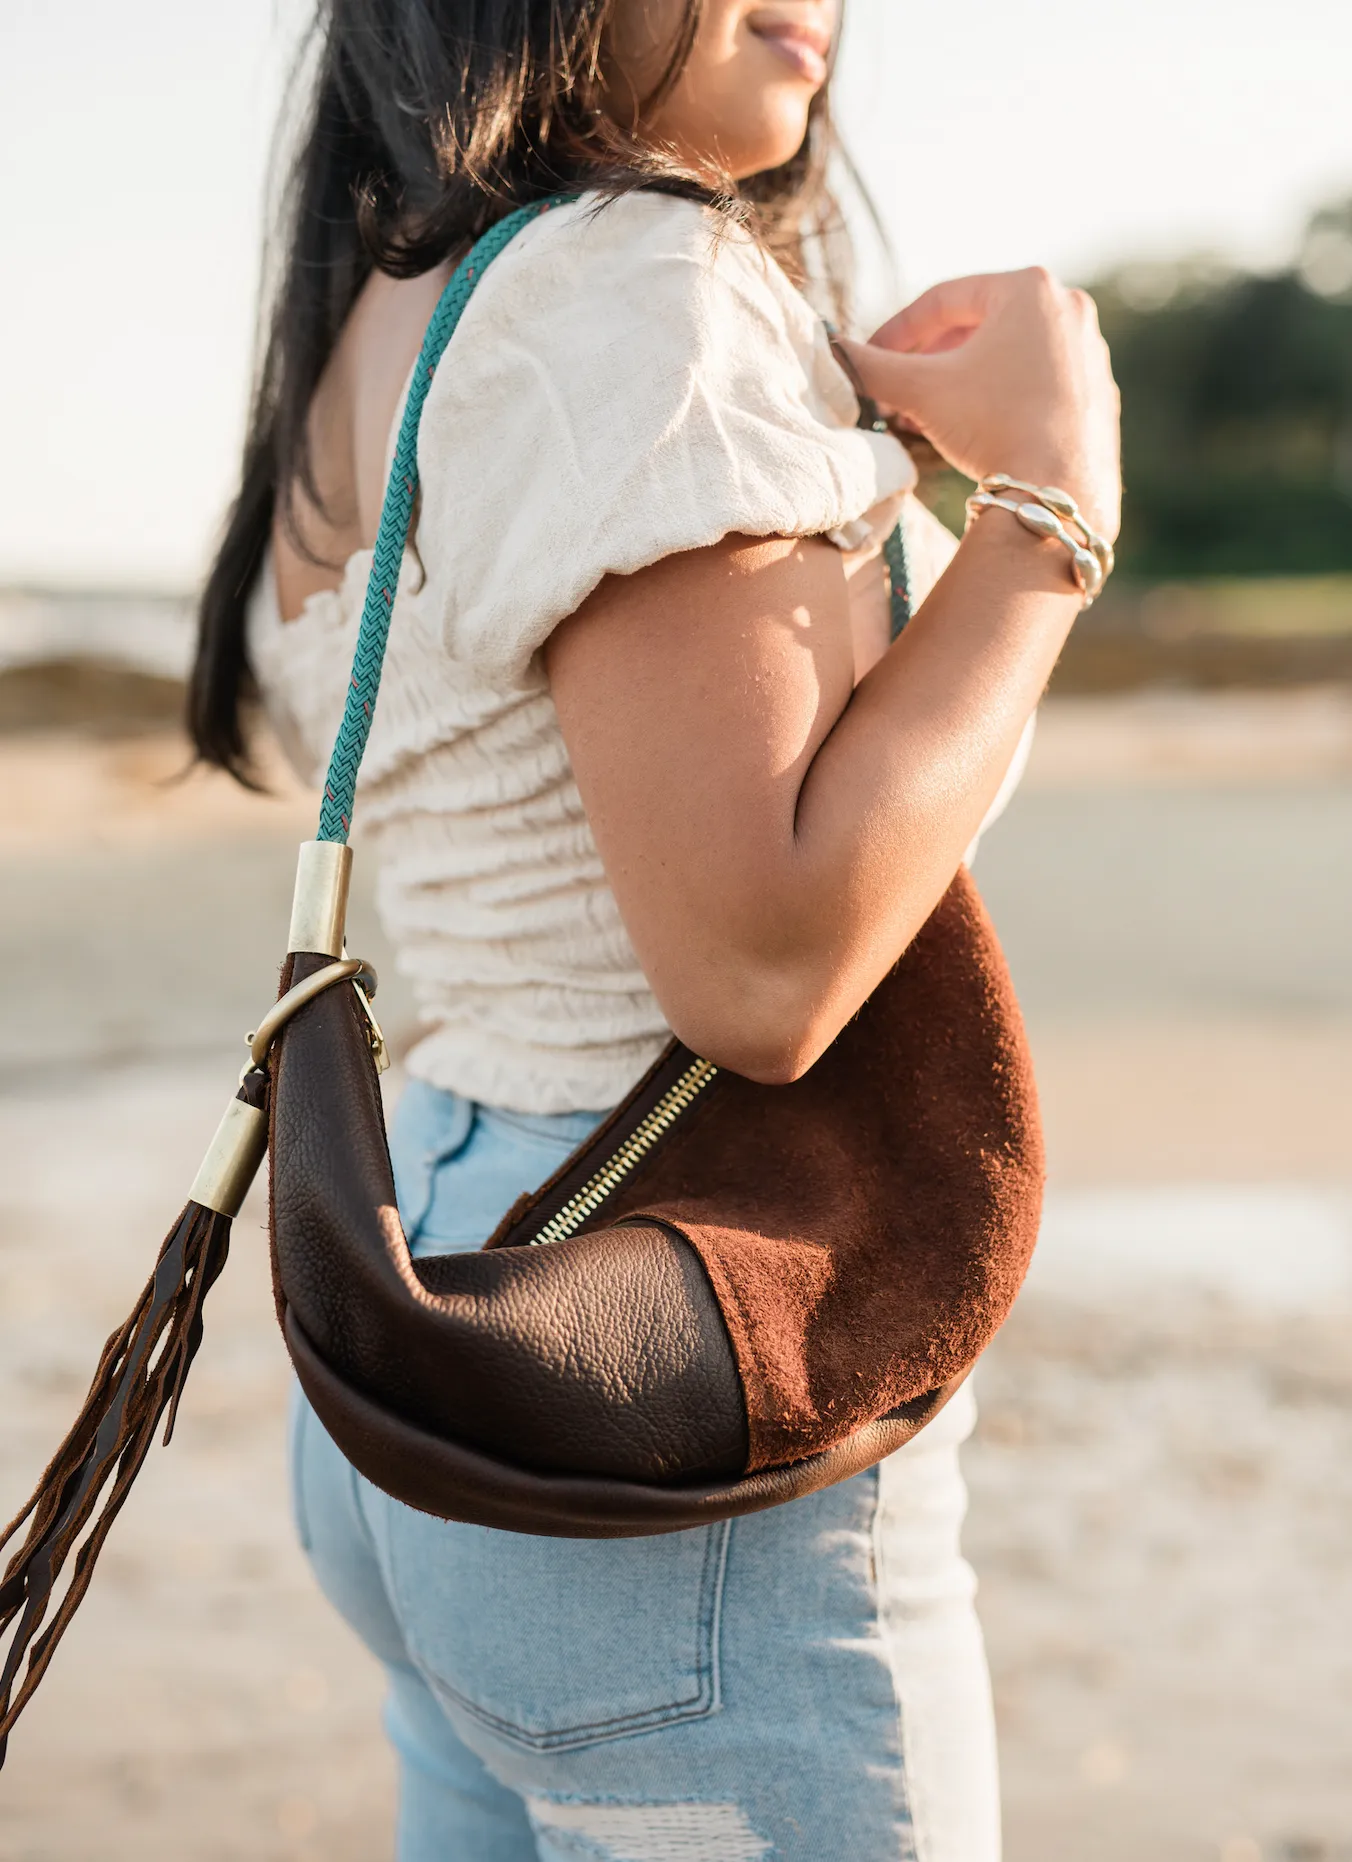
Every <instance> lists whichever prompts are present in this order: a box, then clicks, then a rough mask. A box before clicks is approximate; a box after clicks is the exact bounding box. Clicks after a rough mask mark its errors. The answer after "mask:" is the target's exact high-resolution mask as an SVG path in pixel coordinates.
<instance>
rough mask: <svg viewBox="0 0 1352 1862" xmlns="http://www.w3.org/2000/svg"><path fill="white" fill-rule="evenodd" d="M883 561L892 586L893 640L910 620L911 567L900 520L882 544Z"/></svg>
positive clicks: (904, 533) (904, 532)
mask: <svg viewBox="0 0 1352 1862" xmlns="http://www.w3.org/2000/svg"><path fill="white" fill-rule="evenodd" d="M883 560H884V561H885V562H886V564H887V574H888V579H889V581H890V582H891V584H892V627H891V636H892V638H893V640H895V639H896V637H897V635H898V634H899V633H900V632H901V630H902V628H903V627H904V626H905V625H906V623H907V621H909V620H910V618H911V612H912V601H913V597H912V594H911V565H910V563H909V562H908V561H907V558H906V531H905V529H904V528H903V526H902V524H901V522H900V520H898V522H897V525H896V527H895V529H893V530H892V531H891V532H890V533H889V535H888V537H887V539H886V541H885V542H884V544H883Z"/></svg>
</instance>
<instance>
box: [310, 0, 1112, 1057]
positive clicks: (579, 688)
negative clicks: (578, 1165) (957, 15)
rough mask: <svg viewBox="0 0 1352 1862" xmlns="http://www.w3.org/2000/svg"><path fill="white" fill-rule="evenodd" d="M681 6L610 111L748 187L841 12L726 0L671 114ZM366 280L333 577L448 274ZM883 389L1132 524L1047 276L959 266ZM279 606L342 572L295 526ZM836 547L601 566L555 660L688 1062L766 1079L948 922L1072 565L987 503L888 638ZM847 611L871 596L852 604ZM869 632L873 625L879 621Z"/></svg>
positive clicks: (1061, 296)
mask: <svg viewBox="0 0 1352 1862" xmlns="http://www.w3.org/2000/svg"><path fill="white" fill-rule="evenodd" d="M897 3H898V4H901V3H902V0H897ZM678 19H679V12H678V0H655V3H650V0H628V4H626V5H622V6H621V8H620V12H619V18H618V22H617V26H616V29H615V33H614V37H613V40H612V45H611V52H610V61H609V65H608V69H607V81H608V84H609V87H610V94H611V98H612V104H611V107H612V110H613V112H614V114H615V115H616V116H617V119H618V120H621V121H622V122H624V124H625V125H626V127H634V126H637V128H638V130H639V132H640V133H641V134H642V135H643V136H645V137H647V138H649V139H651V141H652V142H653V143H654V145H660V146H662V147H663V148H664V149H666V150H667V151H668V152H671V151H674V152H675V153H676V154H677V155H678V157H679V158H680V159H681V160H682V161H684V162H685V163H687V164H688V165H689V167H690V169H691V171H692V173H695V174H699V175H703V176H707V175H709V174H711V173H714V172H719V171H721V172H723V173H725V174H726V173H730V174H732V175H733V176H736V177H745V176H747V175H750V174H754V173H757V172H759V171H760V170H761V169H763V168H767V167H771V166H778V165H779V164H780V163H781V162H783V161H784V160H786V159H787V158H788V157H789V156H790V155H792V154H793V153H794V151H795V150H796V149H797V148H798V147H799V146H800V144H801V140H802V136H803V133H804V130H805V128H806V123H807V112H808V109H809V106H810V104H811V100H812V97H813V96H814V95H815V93H816V91H817V89H818V88H819V87H820V85H821V84H822V83H823V82H824V79H825V75H826V65H827V58H828V54H829V50H830V37H831V35H832V34H833V33H834V31H835V29H836V27H837V25H838V20H837V14H836V8H835V6H834V5H830V4H822V3H821V0H776V3H775V4H773V5H768V6H752V5H748V4H747V3H746V0H705V8H704V14H703V18H702V21H701V25H700V28H699V33H698V37H697V41H696V44H695V47H694V51H693V54H692V57H691V60H690V62H689V64H688V66H687V68H686V70H685V72H684V73H683V75H682V77H681V79H680V81H679V82H678V83H677V85H676V86H675V88H674V89H673V90H672V92H671V93H670V94H669V95H668V96H667V97H666V98H665V99H664V100H663V101H662V102H661V103H660V105H658V106H657V107H655V108H649V109H647V110H644V108H643V107H642V104H641V99H642V98H643V96H644V95H645V94H646V92H647V89H648V88H650V87H649V86H648V84H647V79H648V76H649V74H650V73H651V72H652V71H653V70H654V69H656V70H660V69H661V63H662V58H663V53H664V51H665V48H666V47H667V46H668V45H669V44H670V34H671V32H672V31H673V30H674V29H675V25H676V23H677V22H678ZM445 277H446V273H445V272H444V271H441V272H436V273H431V274H428V275H427V276H426V277H424V278H421V279H415V280H410V281H405V282H394V281H392V280H390V279H387V278H376V279H373V280H372V281H371V283H370V285H369V286H368V287H367V289H366V290H365V292H364V293H363V295H362V297H361V299H360V301H359V303H358V305H357V307H356V309H355V311H354V313H353V315H352V317H351V319H350V320H349V323H348V326H347V329H346V330H345V331H344V333H343V336H342V338H341V340H340V342H339V345H338V348H337V351H336V353H335V355H334V358H333V361H332V363H331V365H330V368H329V370H328V372H327V374H326V376H325V379H324V381H323V383H322V384H321V387H320V391H319V393H318V395H317V396H316V402H315V409H314V417H313V419H314V439H315V453H316V464H317V468H318V477H319V482H320V484H321V486H322V487H323V488H324V489H325V490H326V492H327V493H328V494H329V497H330V499H331V508H332V510H333V511H334V512H335V513H339V512H343V513H346V514H347V516H346V518H345V520H344V521H342V522H340V523H338V524H332V523H330V524H323V523H320V522H319V521H318V520H317V519H313V514H312V520H313V528H312V530H311V538H312V541H313V542H315V543H316V544H317V545H318V547H319V549H320V551H321V553H323V554H325V555H327V556H328V558H329V560H330V561H332V562H336V563H341V562H342V561H344V560H345V559H346V557H347V556H348V555H350V554H351V553H352V551H354V550H356V549H358V548H360V547H363V546H366V547H369V546H370V544H371V543H372V541H373V540H374V536H375V530H376V524H377V521H378V517H379V510H380V499H381V493H382V483H383V476H384V458H385V447H386V442H387V438H388V434H389V428H390V423H391V421H392V419H393V416H394V411H395V407H396V404H397V400H398V396H399V393H400V390H401V388H402V385H403V382H404V380H405V378H406V376H407V373H408V370H409V369H410V368H411V366H412V363H413V360H414V357H415V355H416V353H417V349H418V343H419V339H420V336H421V333H422V329H423V327H424V325H425V323H426V321H427V318H428V316H429V315H430V313H431V310H432V307H433V305H434V304H435V302H436V299H437V297H438V295H439V293H440V291H441V288H442V285H443V284H444V282H445ZM853 357H854V361H855V364H856V367H857V369H858V371H859V373H860V375H861V376H862V378H863V381H864V385H865V386H866V388H867V389H868V391H869V392H870V393H872V394H873V395H874V396H875V397H876V398H877V399H878V400H879V401H881V402H882V403H883V404H884V405H885V406H887V407H889V408H892V409H895V410H896V411H898V412H900V413H902V414H903V415H904V416H905V418H906V420H907V421H908V422H909V424H910V425H912V426H913V427H914V428H916V429H917V430H919V431H920V432H922V433H924V434H926V435H927V436H928V437H929V438H930V439H931V440H932V441H933V443H934V444H935V445H936V446H937V447H938V449H939V451H940V452H941V453H943V454H944V455H945V456H946V457H948V458H949V459H951V460H952V461H953V462H954V463H955V464H957V465H959V466H960V467H961V468H962V469H963V470H964V471H965V472H967V473H969V474H970V475H971V476H973V477H976V476H979V475H980V474H983V473H986V472H995V471H1004V472H1010V473H1012V474H1014V475H1015V476H1016V477H1021V478H1027V479H1030V480H1033V481H1035V482H1038V483H1042V484H1057V485H1061V486H1063V487H1064V488H1066V489H1067V490H1069V491H1070V492H1071V493H1072V494H1073V495H1074V496H1075V497H1077V498H1078V499H1079V501H1080V503H1081V505H1082V506H1083V507H1084V508H1085V510H1086V511H1087V512H1089V513H1090V515H1091V516H1092V518H1093V519H1094V520H1095V521H1096V524H1097V527H1098V528H1099V529H1101V530H1103V531H1105V532H1106V533H1107V534H1108V535H1110V536H1112V535H1115V534H1116V529H1117V512H1118V504H1119V493H1120V486H1119V480H1118V453H1117V432H1118V410H1117V390H1116V387H1115V385H1114V383H1113V378H1112V372H1111V368H1110V365H1109V360H1108V354H1107V350H1106V348H1105V346H1104V344H1103V340H1102V338H1101V336H1100V335H1099V331H1098V323H1097V319H1096V317H1095V314H1094V307H1093V304H1092V303H1091V302H1090V300H1089V299H1088V298H1087V297H1086V296H1085V295H1084V294H1083V293H1082V292H1077V291H1070V290H1067V289H1066V288H1065V287H1064V286H1062V285H1060V284H1058V283H1057V282H1056V280H1055V279H1053V278H1051V277H1049V276H1048V275H1047V274H1046V273H1044V272H1041V271H1036V270H1035V271H1028V272H1016V273H1007V274H1001V275H997V276H993V277H986V278H969V279H959V280H956V281H954V282H952V283H950V284H947V285H943V286H940V287H938V288H937V289H936V290H934V291H931V292H927V293H926V294H925V295H924V296H923V297H922V298H920V299H918V300H917V301H916V303H915V304H913V305H911V306H908V307H907V308H906V309H904V310H902V311H900V312H898V314H897V315H896V316H895V317H893V318H892V319H890V320H889V321H888V322H887V323H886V324H884V325H883V327H882V329H881V330H880V331H878V332H877V333H876V336H875V339H874V342H873V343H871V344H856V345H854V346H853ZM275 560H276V570H277V581H278V595H279V599H280V601H281V605H282V611H283V613H285V614H288V615H290V614H294V613H296V612H298V610H299V608H300V606H301V605H302V603H303V601H304V599H305V596H306V595H307V594H308V593H310V592H311V591H312V590H313V589H315V588H318V587H333V586H336V584H337V580H338V575H337V573H336V572H332V571H326V570H322V569H320V570H317V569H316V568H315V566H314V565H313V564H310V563H307V562H306V560H305V558H304V557H303V556H302V555H300V554H298V552H297V551H296V550H295V549H294V548H293V547H292V546H291V545H290V544H289V543H288V542H287V540H286V539H285V537H284V536H282V535H281V534H280V533H279V535H278V537H277V539H276V549H275ZM878 587H879V585H878V584H877V582H876V580H875V581H874V582H873V583H872V584H871V589H872V596H873V599H872V602H871V603H870V601H869V600H867V599H860V598H859V595H860V593H862V591H858V590H857V593H856V599H855V600H854V602H853V603H852V601H851V593H850V586H849V584H848V583H847V577H846V565H845V564H844V563H843V561H842V558H841V555H840V552H839V551H838V550H836V549H835V548H834V547H833V546H832V545H831V544H829V543H827V542H825V541H824V540H822V539H819V538H799V539H789V538H781V539H777V538H769V539H760V540H751V539H749V538H745V537H737V536H729V537H726V538H724V539H723V541H722V542H721V543H718V544H715V545H714V546H713V547H711V548H709V549H704V550H699V551H694V552H691V553H690V554H688V555H679V556H673V557H668V558H667V559H665V560H664V561H662V562H659V563H656V564H654V565H653V566H652V567H650V568H648V569H644V570H641V571H639V572H638V573H637V574H635V575H632V576H626V577H610V578H608V579H607V580H606V581H604V582H603V583H602V584H601V586H600V587H599V588H598V589H597V590H596V591H595V593H594V594H593V595H592V596H591V597H590V598H589V599H588V600H587V602H586V603H585V604H584V605H583V607H582V608H581V609H579V611H578V612H577V613H576V614H574V615H572V616H570V617H569V618H568V619H567V620H566V621H564V622H563V623H562V624H561V625H560V626H559V627H558V628H557V629H556V630H555V632H554V634H553V635H552V636H551V638H550V640H549V642H548V643H547V647H546V653H545V664H546V670H547V672H548V675H549V680H550V686H551V690H552V694H553V698H554V702H555V705H556V708H557V711H558V715H559V721H560V724H561V726H562V729H563V734H564V738H565V741H566V743H567V746H568V750H569V754H570V756H571V759H572V764H573V769H574V773H575V775H576V778H577V782H578V786H579V789H580V791H581V794H582V799H583V803H584V805H585V807H586V811H587V815H588V819H589V821H590V823H591V826H592V829H593V831H594V833H595V836H596V841H597V845H598V848H599V850H600V853H601V857H602V860H603V862H604V864H605V868H606V873H607V877H608V878H609V880H610V883H611V885H612V887H613V888H614V891H615V895H616V898H617V901H618V903H619V907H620V910H621V913H622V914H623V917H624V920H625V924H626V926H627V928H628V930H629V933H630V936H631V938H632V939H633V942H634V946H635V949H636V951H637V953H638V956H639V960H640V962H641V963H642V965H643V969H644V972H645V974H646V976H647V977H648V980H649V982H650V984H651V985H652V987H653V990H654V992H655V993H656V995H657V998H658V1001H659V1002H660V1003H661V1006H662V1009H663V1012H664V1014H665V1015H666V1017H667V1020H668V1022H669V1023H670V1025H671V1026H672V1028H673V1029H674V1030H675V1031H676V1033H677V1034H678V1035H679V1036H680V1037H681V1039H682V1040H684V1041H685V1042H686V1043H687V1044H688V1045H689V1046H690V1047H692V1048H694V1049H695V1051H696V1052H698V1053H700V1054H703V1055H705V1056H706V1057H707V1058H709V1059H711V1060H713V1061H716V1062H718V1063H719V1064H721V1065H723V1066H726V1067H730V1068H732V1069H734V1070H735V1071H738V1072H741V1073H744V1074H746V1075H748V1076H749V1077H751V1078H754V1079H757V1080H763V1081H766V1082H771V1083H773V1082H780V1081H785V1080H790V1079H793V1078H796V1077H797V1076H798V1075H799V1074H801V1073H802V1072H803V1071H804V1070H805V1069H806V1068H807V1067H809V1066H810V1065H811V1064H812V1062H813V1061H814V1060H815V1059H816V1058H817V1057H818V1055H820V1054H821V1053H822V1051H823V1050H824V1049H825V1048H826V1047H827V1046H828V1045H829V1043H830V1042H831V1041H832V1040H834V1038H835V1036H836V1035H837V1034H838V1033H839V1031H840V1029H841V1028H842V1027H843V1026H844V1025H845V1023H846V1022H847V1021H848V1020H849V1018H850V1017H851V1016H852V1015H853V1014H854V1013H855V1011H856V1010H857V1009H858V1008H859V1006H860V1004H861V1003H862V1002H863V1001H864V1000H865V999H866V998H867V996H868V995H870V994H871V992H872V991H873V989H874V988H875V987H876V986H877V984H878V983H879V982H880V981H881V979H882V977H883V976H884V975H885V974H886V972H887V971H888V969H890V967H891V966H892V964H893V963H894V962H895V961H896V959H897V957H898V956H899V955H900V953H901V952H902V951H903V950H904V949H905V947H906V945H907V944H908V943H909V942H910V940H911V939H912V938H913V937H914V935H915V933H916V932H917V930H918V929H919V928H920V926H921V925H922V924H923V923H924V921H925V919H926V918H927V917H928V915H929V913H930V912H931V911H932V910H933V908H934V906H935V904H936V903H937V901H938V899H939V898H940V896H941V895H942V893H943V891H944V889H945V888H946V886H947V885H948V883H949V881H950V879H951V878H952V875H953V873H954V872H955V870H956V868H957V866H958V864H959V862H960V860H961V858H962V854H963V851H964V849H965V848H966V846H967V845H968V843H969V841H970V840H971V838H972V835H973V834H974V832H975V831H976V829H977V827H978V825H979V823H980V821H981V819H982V817H983V815H984V814H985V812H986V809H987V808H988V807H989V805H990V802H991V801H992V799H993V797H994V795H995V792H996V790H997V788H998V787H999V785H1000V782H1001V780H1002V778H1003V776H1004V772H1005V770H1006V768H1007V767H1008V765H1009V762H1010V758H1011V757H1012V755H1013V752H1014V749H1015V746H1016V744H1017V742H1018V738H1019V735H1020V733H1021V731H1022V729H1023V727H1024V724H1025V722H1026V720H1027V718H1028V717H1029V715H1030V713H1031V712H1032V710H1033V708H1034V707H1035V705H1036V704H1037V701H1038V699H1039V697H1040V696H1041V693H1042V690H1043V687H1044V686H1045V684H1046V681H1047V678H1048V676H1049V675H1050V673H1051V670H1052V667H1053V666H1054V664H1055V662H1056V658H1057V655H1058V654H1059V652H1060V650H1061V647H1062V645H1063V643H1064V641H1065V638H1066V635H1067V633H1068V632H1069V630H1070V628H1071V626H1072V624H1073V622H1074V620H1075V617H1076V615H1077V614H1078V612H1079V607H1080V598H1079V595H1078V593H1077V592H1076V591H1075V589H1074V587H1073V585H1072V583H1071V581H1070V578H1069V575H1068V573H1067V567H1066V558H1065V555H1064V552H1063V551H1062V550H1060V548H1059V547H1058V546H1057V545H1055V544H1049V543H1039V542H1038V541H1036V540H1035V539H1033V538H1032V537H1030V536H1029V535H1028V533H1027V532H1026V531H1023V530H1021V529H1020V528H1019V526H1018V525H1016V524H1015V523H1014V521H1013V520H1012V519H1009V518H1006V517H1005V515H1004V514H1003V513H991V514H989V515H988V516H986V517H984V518H983V519H982V520H981V521H980V522H979V523H977V524H976V525H975V526H974V527H973V529H972V530H971V531H970V532H969V534H968V536H967V537H966V538H965V539H964V541H963V543H962V545H961V547H960V548H959V550H958V554H957V556H956V558H955V560H954V562H953V564H952V566H951V567H950V568H949V570H948V571H947V572H946V574H945V575H944V576H943V578H942V579H941V581H940V582H939V584H938V586H937V587H936V588H935V590H934V592H933V594H932V595H931V596H930V597H929V599H928V600H927V601H926V602H925V604H924V606H923V608H922V609H921V611H920V612H919V613H918V615H917V616H916V618H915V619H914V620H913V621H912V623H911V625H910V626H909V627H908V628H907V629H906V631H905V633H904V634H903V635H902V637H901V638H900V639H899V640H898V641H897V642H896V643H895V644H893V645H891V646H888V645H887V644H886V635H885V631H881V623H880V621H879V620H878V619H877V618H876V617H877V616H878V614H879V613H880V609H879V604H878V600H877V595H878ZM852 610H853V611H852ZM871 617H873V618H871Z"/></svg>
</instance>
